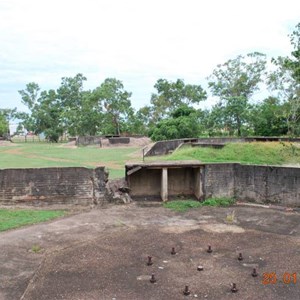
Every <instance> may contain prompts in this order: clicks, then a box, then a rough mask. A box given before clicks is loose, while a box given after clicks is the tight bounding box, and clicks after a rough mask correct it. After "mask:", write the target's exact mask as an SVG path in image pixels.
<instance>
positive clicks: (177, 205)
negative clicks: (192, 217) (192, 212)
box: [163, 198, 234, 212]
mask: <svg viewBox="0 0 300 300" xmlns="http://www.w3.org/2000/svg"><path fill="white" fill-rule="evenodd" d="M232 204H234V199H232V198H211V199H206V200H205V201H203V202H199V201H195V200H176V201H170V202H165V203H164V204H163V206H164V207H165V208H169V209H172V210H175V211H180V212H185V211H187V210H189V209H193V208H198V207H202V206H230V205H232Z"/></svg>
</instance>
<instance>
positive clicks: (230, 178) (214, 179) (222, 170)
mask: <svg viewBox="0 0 300 300" xmlns="http://www.w3.org/2000/svg"><path fill="white" fill-rule="evenodd" d="M234 166H235V164H231V163H229V164H226V163H225V164H223V163H219V164H205V167H204V176H203V180H204V182H203V186H204V198H211V197H234V189H235V168H234Z"/></svg>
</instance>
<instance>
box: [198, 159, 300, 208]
mask: <svg viewBox="0 0 300 300" xmlns="http://www.w3.org/2000/svg"><path fill="white" fill-rule="evenodd" d="M203 180H204V183H203V186H204V197H205V198H211V197H235V198H237V199H238V200H242V201H250V202H256V203H262V204H277V205H283V206H293V207H300V168H292V167H275V166H274V167H271V166H253V165H240V164H206V165H205V167H204V178H203Z"/></svg>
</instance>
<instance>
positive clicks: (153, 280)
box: [150, 273, 156, 283]
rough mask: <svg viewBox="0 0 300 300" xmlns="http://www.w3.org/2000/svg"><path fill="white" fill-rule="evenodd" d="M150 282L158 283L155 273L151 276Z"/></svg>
mask: <svg viewBox="0 0 300 300" xmlns="http://www.w3.org/2000/svg"><path fill="white" fill-rule="evenodd" d="M150 282H151V283H155V282H156V278H155V275H154V274H153V273H152V275H151V279H150Z"/></svg>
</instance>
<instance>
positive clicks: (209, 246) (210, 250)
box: [207, 245, 212, 253]
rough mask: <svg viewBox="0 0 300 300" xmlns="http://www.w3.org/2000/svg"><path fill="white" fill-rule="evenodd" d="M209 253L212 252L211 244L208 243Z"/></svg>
mask: <svg viewBox="0 0 300 300" xmlns="http://www.w3.org/2000/svg"><path fill="white" fill-rule="evenodd" d="M207 253H212V249H211V245H208V249H207Z"/></svg>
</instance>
